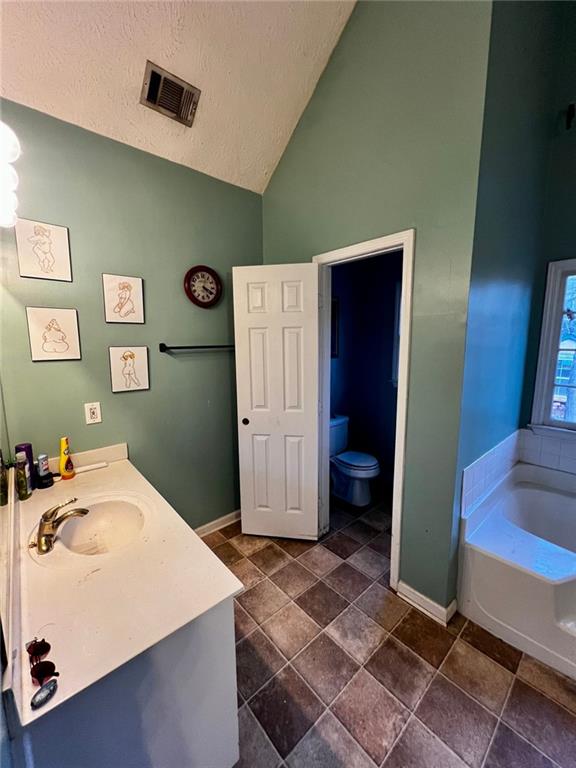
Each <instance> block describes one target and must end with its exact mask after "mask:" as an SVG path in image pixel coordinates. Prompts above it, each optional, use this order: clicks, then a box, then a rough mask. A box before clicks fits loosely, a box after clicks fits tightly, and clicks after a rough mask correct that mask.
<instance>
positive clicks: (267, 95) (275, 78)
mask: <svg viewBox="0 0 576 768" xmlns="http://www.w3.org/2000/svg"><path fill="white" fill-rule="evenodd" d="M353 7H354V2H348V1H347V2H305V1H304V0H300V1H296V2H294V1H291V2H270V1H269V2H249V1H248V0H240V1H239V2H158V3H151V2H135V1H132V2H50V1H46V0H45V1H44V2H12V1H11V0H2V4H1V19H0V22H1V33H0V34H1V38H0V43H1V46H0V47H1V59H0V64H1V70H0V93H1V95H2V96H4V97H6V98H8V99H11V100H13V101H16V102H18V103H20V104H25V105H26V106H29V107H33V108H34V109H38V110H40V111H41V112H46V113H48V114H50V115H54V116H55V117H58V118H60V119H62V120H66V121H67V122H70V123H74V124H75V125H80V126H82V127H83V128H87V129H89V130H91V131H95V132H96V133H100V134H102V135H103V136H109V137H110V138H112V139H116V140H118V141H121V142H124V143H125V144H130V145H132V146H134V147H138V148H140V149H143V150H146V151H147V152H151V153H153V154H156V155H160V156H161V157H166V158H168V159H169V160H173V161H175V162H177V163H181V164H183V165H187V166H189V167H190V168H195V169H196V170H198V171H202V172H203V173H207V174H209V175H210V176H215V177H216V178H218V179H223V180H225V181H228V182H231V183H232V184H237V185H239V186H241V187H245V188H247V189H251V190H254V191H256V192H262V191H263V190H264V189H265V187H266V185H267V183H268V180H269V178H270V176H271V174H272V172H273V171H274V168H275V167H276V164H277V163H278V161H279V159H280V157H281V156H282V152H283V151H284V149H285V147H286V144H287V143H288V140H289V138H290V135H291V134H292V131H293V130H294V128H295V126H296V123H297V122H298V119H299V118H300V115H301V114H302V112H303V110H304V108H305V106H306V104H307V103H308V100H309V99H310V96H311V95H312V92H313V90H314V88H315V86H316V83H317V81H318V79H319V77H320V75H321V74H322V71H323V69H324V67H325V65H326V63H327V61H328V58H329V56H330V54H331V52H332V50H333V48H334V46H335V45H336V43H337V42H338V38H339V37H340V34H341V32H342V29H343V28H344V26H345V24H346V22H347V20H348V17H349V15H350V13H351V11H352V8H353ZM146 59H150V60H151V61H153V62H154V63H155V64H158V65H159V66H161V67H164V68H165V69H167V70H169V71H170V72H173V73H174V74H175V75H178V76H179V77H181V78H183V79H184V80H187V81H188V82H191V83H192V84H193V85H196V86H197V87H198V88H200V89H201V91H202V95H201V97H200V103H199V106H198V111H197V113H196V119H195V122H194V125H193V127H192V128H186V127H184V126H182V125H179V124H178V123H175V122H172V121H170V120H169V119H168V118H166V117H163V116H162V115H160V114H158V113H156V112H153V111H152V110H150V109H147V108H146V107H143V106H141V105H140V104H139V99H140V89H141V86H142V79H143V75H144V66H145V63H146Z"/></svg>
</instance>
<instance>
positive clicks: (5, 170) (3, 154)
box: [0, 120, 20, 228]
mask: <svg viewBox="0 0 576 768" xmlns="http://www.w3.org/2000/svg"><path fill="white" fill-rule="evenodd" d="M19 157H20V142H19V141H18V137H17V136H16V134H15V133H14V131H13V130H12V128H10V126H9V125H6V123H4V122H2V120H0V227H5V228H9V227H13V226H14V225H15V224H16V218H17V217H16V208H17V207H18V198H17V197H16V188H17V187H18V174H17V173H16V170H15V169H14V167H13V165H12V163H15V162H16V160H18V158H19Z"/></svg>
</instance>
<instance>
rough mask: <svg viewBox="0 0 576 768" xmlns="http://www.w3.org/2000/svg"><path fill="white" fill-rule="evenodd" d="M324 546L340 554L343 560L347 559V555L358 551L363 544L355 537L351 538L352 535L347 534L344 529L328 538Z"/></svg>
mask: <svg viewBox="0 0 576 768" xmlns="http://www.w3.org/2000/svg"><path fill="white" fill-rule="evenodd" d="M324 546H325V547H326V549H329V550H330V551H331V552H334V554H335V555H338V557H341V558H342V560H346V558H347V557H350V555H353V554H354V552H357V551H358V550H359V549H360V548H361V547H362V544H360V543H359V542H358V541H356V540H355V539H351V538H350V536H346V534H345V533H342V531H338V533H335V534H334V536H331V537H330V538H329V539H328V541H327V542H326V543H325V544H324Z"/></svg>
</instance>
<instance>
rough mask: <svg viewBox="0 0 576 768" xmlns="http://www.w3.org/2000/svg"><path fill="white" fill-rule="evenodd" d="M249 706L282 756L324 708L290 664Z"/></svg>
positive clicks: (291, 747) (284, 755)
mask: <svg viewBox="0 0 576 768" xmlns="http://www.w3.org/2000/svg"><path fill="white" fill-rule="evenodd" d="M249 706H250V708H251V709H252V711H253V712H254V714H255V715H256V717H257V719H258V721H259V722H260V725H261V726H262V727H263V728H264V730H265V731H266V733H267V734H268V737H269V738H270V741H271V742H272V743H273V744H274V746H275V747H276V749H277V750H278V752H279V753H280V755H281V756H282V757H286V756H287V755H288V754H289V753H290V752H291V751H292V750H293V749H294V747H295V746H296V744H298V742H299V741H300V739H301V738H302V737H303V736H304V734H305V733H306V731H308V729H309V728H310V727H311V726H312V725H313V724H314V723H315V722H316V720H317V719H318V718H319V717H320V715H321V714H322V711H323V709H324V705H323V704H322V702H321V701H320V699H319V698H318V697H317V696H316V694H315V693H314V692H313V691H312V690H311V689H310V688H309V687H308V686H307V685H306V683H305V682H304V681H303V680H302V678H301V677H300V676H299V675H298V674H296V672H295V671H294V670H293V669H292V668H291V667H290V666H287V667H285V668H284V669H283V670H282V671H281V672H279V673H278V674H277V675H276V676H275V677H274V678H273V679H272V680H271V681H270V682H269V683H268V684H267V685H266V686H265V687H264V688H263V689H262V690H261V691H259V692H258V693H257V694H256V696H254V698H253V699H252V701H251V702H250V704H249Z"/></svg>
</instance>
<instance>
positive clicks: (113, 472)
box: [15, 459, 243, 725]
mask: <svg viewBox="0 0 576 768" xmlns="http://www.w3.org/2000/svg"><path fill="white" fill-rule="evenodd" d="M102 494H107V495H114V494H122V495H126V497H127V498H132V499H133V500H135V501H136V502H137V503H139V504H140V506H141V508H142V509H143V510H144V517H145V520H144V526H143V528H142V530H141V532H140V534H139V535H138V537H137V538H136V539H135V540H134V541H133V542H131V543H129V544H127V545H125V546H124V547H122V548H120V549H117V550H114V551H112V552H108V553H106V554H97V555H84V554H76V553H74V552H71V551H70V550H68V549H66V548H65V547H64V544H63V543H62V542H61V541H56V544H55V547H54V550H53V551H52V552H50V553H48V554H46V555H43V556H41V557H40V556H38V555H36V554H35V553H31V550H29V548H28V544H29V542H30V540H31V535H32V533H33V532H34V531H35V530H36V528H37V526H38V521H39V519H40V516H41V514H42V513H43V512H44V511H46V510H47V509H48V508H49V507H51V506H53V505H55V504H58V503H59V502H61V501H63V500H65V499H68V498H69V497H71V496H76V497H77V498H78V501H77V502H76V503H75V504H74V505H72V506H74V507H76V506H86V507H88V508H89V507H90V498H91V497H92V498H94V497H95V496H96V495H102ZM84 500H85V503H84ZM86 519H87V518H86ZM66 525H67V523H65V524H64V526H63V527H62V528H61V529H60V532H63V530H64V527H65V526H66ZM20 543H21V548H22V549H21V555H20V566H21V574H20V575H21V617H20V618H21V633H20V634H21V647H20V648H19V649H18V650H19V652H20V654H21V659H22V683H21V687H22V690H21V691H19V692H16V691H15V698H16V702H17V706H18V710H19V714H20V718H21V721H22V724H23V725H26V724H28V723H30V722H32V721H33V720H35V719H36V718H38V717H41V716H43V715H44V714H46V712H49V711H50V710H51V709H53V708H54V707H57V706H58V705H59V704H61V703H62V702H63V701H66V699H69V698H70V697H71V696H74V695H75V694H76V693H78V692H79V691H81V690H83V689H84V688H86V687H87V686H89V685H91V684H92V683H94V682H95V681H96V680H98V679H100V678H101V677H103V676H104V675H107V674H108V673H109V672H111V671H112V670H114V669H116V668H117V667H119V666H121V665H122V664H125V663H126V662H127V661H129V660H130V659H132V658H133V657H134V656H136V655H138V654H139V653H141V652H142V651H144V650H146V649H147V648H150V647H151V646H152V645H155V644H156V643H158V642H159V641H160V640H162V639H164V638H165V637H167V636H168V635H170V634H172V633H173V632H175V631H176V630H177V629H179V628H180V627H183V626H184V625H185V624H188V623H189V622H191V621H193V620H194V619H196V618H198V617H199V616H201V615H202V614H203V613H205V612H206V611H208V610H210V609H211V608H213V607H214V606H215V605H217V604H218V603H220V602H221V601H223V600H225V599H227V598H230V597H232V596H234V595H236V594H238V593H239V592H241V591H242V589H243V587H242V584H241V582H240V581H239V580H238V579H237V578H236V577H235V576H234V574H233V573H232V572H231V571H229V570H228V568H226V566H225V565H224V564H223V563H222V562H221V561H220V560H219V559H218V558H217V557H216V555H214V554H213V553H212V552H211V551H210V549H209V548H208V547H207V546H206V545H205V544H204V543H203V542H202V541H201V539H200V538H199V537H198V536H197V535H196V533H194V531H193V530H192V529H191V528H190V527H189V526H188V525H187V523H185V522H184V520H183V519H182V518H181V517H180V516H179V515H178V513H177V512H176V511H175V510H174V509H173V508H172V507H171V506H170V505H169V504H168V502H167V501H166V500H165V499H163V498H162V496H161V495H160V494H159V493H158V492H157V491H156V490H155V489H154V488H153V486H152V485H150V483H149V482H148V481H147V480H146V479H145V478H144V477H143V476H142V475H141V474H140V473H139V472H138V470H137V469H136V468H135V467H134V466H133V465H132V464H131V463H130V462H129V461H128V460H127V459H124V460H119V461H113V462H112V463H110V464H109V465H108V466H107V467H106V468H104V469H97V470H94V471H92V472H86V473H85V474H80V475H77V476H76V477H75V478H74V479H73V480H69V481H65V482H64V481H61V482H59V483H56V484H55V485H54V486H53V487H52V488H50V489H48V490H37V491H35V492H34V494H33V495H32V497H31V498H30V499H28V500H27V501H25V502H21V503H20ZM34 637H38V638H43V637H45V638H46V640H47V641H48V642H49V643H50V645H51V646H52V650H51V652H50V654H49V656H48V658H49V659H50V660H51V661H53V662H54V663H55V664H56V669H57V670H58V671H59V672H60V676H59V678H58V691H57V693H56V695H55V697H54V698H53V699H52V700H51V701H50V702H49V703H48V704H46V705H45V706H44V707H43V708H42V709H40V710H38V711H36V712H34V711H33V710H32V709H31V707H30V699H31V697H32V695H33V693H34V692H35V691H36V690H37V687H36V686H35V685H34V684H33V683H32V680H31V678H30V674H29V672H28V654H27V653H26V650H25V645H26V643H27V642H29V641H30V640H32V639H33V638H34ZM18 693H19V694H20V695H18Z"/></svg>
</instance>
